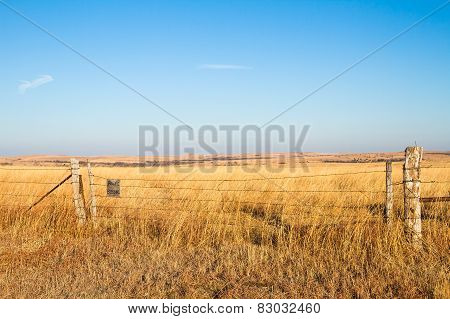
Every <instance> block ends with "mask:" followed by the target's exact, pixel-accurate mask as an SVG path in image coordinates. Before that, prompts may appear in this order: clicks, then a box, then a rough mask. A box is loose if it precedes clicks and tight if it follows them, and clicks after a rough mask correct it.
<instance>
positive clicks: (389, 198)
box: [384, 161, 394, 222]
mask: <svg viewBox="0 0 450 319" xmlns="http://www.w3.org/2000/svg"><path fill="white" fill-rule="evenodd" d="M393 208H394V191H393V186H392V162H391V161H387V162H386V207H385V208H384V219H385V220H386V222H390V221H392V211H393Z"/></svg>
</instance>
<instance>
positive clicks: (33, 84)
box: [18, 75, 53, 94]
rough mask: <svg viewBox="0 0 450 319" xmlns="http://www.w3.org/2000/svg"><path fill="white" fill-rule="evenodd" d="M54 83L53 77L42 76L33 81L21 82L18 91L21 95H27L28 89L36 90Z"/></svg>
mask: <svg viewBox="0 0 450 319" xmlns="http://www.w3.org/2000/svg"><path fill="white" fill-rule="evenodd" d="M52 81H53V77H52V76H51V75H41V76H40V77H38V78H37V79H34V80H32V81H20V82H21V83H20V84H19V87H18V89H19V92H20V94H25V92H26V91H27V90H28V89H34V88H37V87H39V86H41V85H44V84H46V83H49V82H52Z"/></svg>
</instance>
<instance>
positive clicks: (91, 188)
mask: <svg viewBox="0 0 450 319" xmlns="http://www.w3.org/2000/svg"><path fill="white" fill-rule="evenodd" d="M87 169H88V175H89V202H90V205H89V207H90V211H91V217H92V221H93V222H94V224H95V223H96V222H97V220H96V219H97V199H96V198H95V185H94V184H95V183H94V174H93V173H92V168H91V163H90V162H89V161H88V163H87Z"/></svg>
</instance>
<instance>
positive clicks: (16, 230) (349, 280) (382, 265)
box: [0, 162, 450, 298]
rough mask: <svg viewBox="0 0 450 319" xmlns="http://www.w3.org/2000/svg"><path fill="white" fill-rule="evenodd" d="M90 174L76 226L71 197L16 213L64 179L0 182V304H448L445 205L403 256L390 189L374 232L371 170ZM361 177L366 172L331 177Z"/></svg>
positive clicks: (0, 176) (378, 177) (370, 166)
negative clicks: (114, 181) (117, 185)
mask: <svg viewBox="0 0 450 319" xmlns="http://www.w3.org/2000/svg"><path fill="white" fill-rule="evenodd" d="M427 165H431V166H438V167H442V166H445V165H447V166H449V165H448V164H445V163H439V162H428V163H423V166H427ZM10 168H11V169H12V168H18V167H15V166H12V167H10ZM41 169H42V167H41ZM93 170H94V174H95V175H96V176H99V177H96V178H95V184H98V185H96V186H95V187H96V190H95V192H96V194H97V204H98V206H99V208H98V218H97V223H96V225H95V226H94V224H93V223H92V222H89V223H87V224H86V225H85V226H84V227H79V226H78V225H77V221H76V215H75V211H74V206H73V202H72V195H71V191H72V190H71V185H70V184H65V185H64V186H62V187H61V188H60V189H58V190H57V191H56V192H55V193H54V194H52V195H51V196H50V197H49V198H48V199H45V200H44V201H43V202H41V203H40V204H39V205H37V206H36V207H35V208H33V209H32V210H31V211H29V212H24V211H25V210H26V208H27V207H28V206H29V205H31V204H32V203H33V202H34V201H35V200H36V199H37V198H38V196H39V195H40V194H43V193H45V192H46V191H47V190H48V189H50V188H51V186H52V185H49V184H45V183H50V182H58V181H60V180H61V179H62V178H64V177H65V176H67V174H68V172H65V171H63V170H57V171H45V170H42V171H32V170H23V171H15V170H0V180H1V181H3V183H0V194H2V195H0V200H1V204H0V213H1V214H0V297H2V298H22V297H23V298H25V297H26V298H449V297H450V283H449V279H450V277H449V266H450V262H449V223H448V212H449V206H448V203H439V204H438V203H436V204H427V205H426V206H424V213H423V221H422V222H423V249H422V250H420V251H417V250H415V249H414V248H413V247H412V246H411V245H410V243H409V242H408V240H407V237H406V236H405V233H404V228H403V223H402V221H401V216H402V209H403V208H402V205H403V202H402V201H403V197H402V186H401V185H399V186H395V188H394V194H395V206H394V207H395V214H396V218H394V221H393V222H392V224H391V225H386V224H385V223H384V222H383V220H382V213H383V208H384V196H385V195H384V193H383V191H384V187H385V175H384V173H383V172H382V171H383V170H384V164H383V163H367V164H332V163H327V164H323V163H316V164H311V165H310V172H308V173H304V172H302V171H301V170H300V169H299V170H298V171H297V172H290V171H289V170H288V169H287V168H286V169H284V170H282V171H281V172H278V173H273V172H272V173H271V172H270V171H269V170H265V169H264V167H263V168H260V170H259V172H260V174H261V175H263V176H266V177H270V178H273V179H271V181H268V180H265V179H264V178H261V175H259V174H255V173H249V172H247V171H245V170H244V168H243V167H239V166H236V167H232V168H230V167H218V168H217V169H216V171H215V172H213V173H202V172H201V170H199V169H194V170H193V171H192V172H190V173H180V172H177V171H175V170H174V169H172V171H171V172H163V171H162V169H161V171H156V172H153V173H151V174H140V173H139V169H138V168H104V167H95V168H94V169H93ZM228 170H231V171H228ZM360 171H361V172H362V171H374V172H373V173H368V174H353V175H340V174H344V173H348V172H351V173H355V172H360ZM82 174H83V182H84V193H85V196H86V201H88V200H89V187H88V179H87V173H86V171H85V169H83V170H82ZM327 174H333V175H331V176H316V177H310V178H307V177H306V178H282V177H288V176H299V175H327ZM103 178H118V179H121V180H122V181H121V186H122V187H121V197H120V198H107V197H106V196H105V195H106V190H105V186H104V185H105V180H104V179H103ZM126 179H131V180H126ZM143 180H146V181H143ZM229 180H232V181H229ZM422 180H427V181H449V180H450V169H445V168H436V169H424V170H423V172H422ZM8 181H9V183H7V182H8ZM12 181H26V182H37V183H42V184H28V183H27V184H21V183H16V184H13V183H11V182H12ZM398 181H401V166H400V164H394V182H398ZM449 185H450V184H445V183H429V184H423V186H422V195H423V196H446V195H448V194H449V190H450V189H449ZM331 191H333V192H331ZM335 191H338V192H335ZM349 191H350V192H349ZM358 191H361V192H358ZM367 191H370V192H367ZM7 194H10V195H7ZM13 194H14V195H20V196H12V195H13ZM30 196H36V197H30ZM19 206H20V207H19Z"/></svg>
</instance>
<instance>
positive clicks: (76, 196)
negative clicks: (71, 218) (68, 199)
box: [70, 158, 86, 224]
mask: <svg viewBox="0 0 450 319" xmlns="http://www.w3.org/2000/svg"><path fill="white" fill-rule="evenodd" d="M70 167H71V170H72V188H73V202H74V204H75V211H76V214H77V217H78V223H79V224H84V223H85V222H86V209H85V206H84V196H83V189H82V187H83V181H82V179H81V174H80V163H79V162H78V160H77V159H74V158H72V159H71V160H70Z"/></svg>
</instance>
